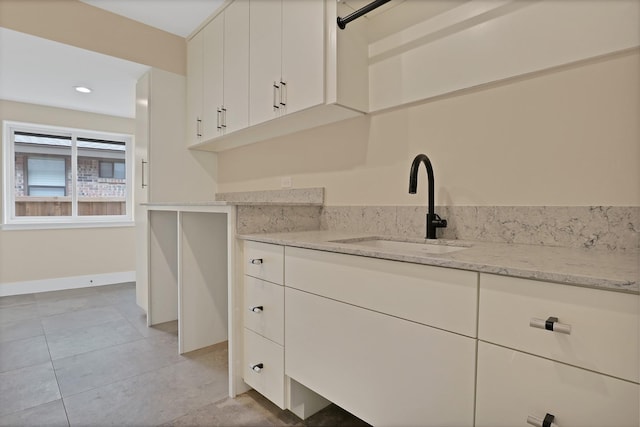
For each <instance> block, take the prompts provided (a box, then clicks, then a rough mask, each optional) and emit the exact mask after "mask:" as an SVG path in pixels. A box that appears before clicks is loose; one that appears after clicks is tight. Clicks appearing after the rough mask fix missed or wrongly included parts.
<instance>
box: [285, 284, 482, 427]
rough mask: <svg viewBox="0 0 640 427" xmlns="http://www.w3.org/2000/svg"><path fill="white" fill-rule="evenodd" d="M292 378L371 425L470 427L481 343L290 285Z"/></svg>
mask: <svg viewBox="0 0 640 427" xmlns="http://www.w3.org/2000/svg"><path fill="white" fill-rule="evenodd" d="M285 298H286V301H287V304H286V315H285V319H286V325H285V335H286V343H287V347H286V348H287V358H286V363H285V372H286V374H287V376H289V377H291V378H293V379H294V380H296V381H298V382H300V383H301V384H304V385H305V386H306V387H308V388H310V389H312V390H313V391H315V392H316V393H319V394H320V395H322V396H324V397H326V398H327V399H329V400H330V401H332V402H334V403H336V404H337V405H338V406H340V407H342V408H344V409H346V410H347V411H349V412H351V413H353V414H354V415H356V416H358V417H360V418H362V419H363V420H365V421H366V422H368V423H370V424H373V425H381V426H385V425H386V426H422V427H425V426H437V427H442V426H459V427H462V426H472V425H473V405H474V386H475V356H476V340H475V339H473V338H468V337H464V336H461V335H458V334H453V333H450V332H446V331H443V330H440V329H436V328H431V327H428V326H424V325H420V324H418V323H415V322H408V321H406V320H402V319H398V318H397V317H393V316H387V315H384V314H380V313H376V312H373V311H370V310H365V309H362V308H359V307H355V306H353V305H349V304H345V303H341V302H338V301H334V300H331V299H328V298H324V297H319V296H317V295H313V294H309V293H306V292H302V291H299V290H296V289H291V288H285Z"/></svg>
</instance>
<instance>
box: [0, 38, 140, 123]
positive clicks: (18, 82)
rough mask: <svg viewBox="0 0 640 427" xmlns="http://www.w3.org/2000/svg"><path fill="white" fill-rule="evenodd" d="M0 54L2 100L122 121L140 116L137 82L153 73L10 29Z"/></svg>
mask: <svg viewBox="0 0 640 427" xmlns="http://www.w3.org/2000/svg"><path fill="white" fill-rule="evenodd" d="M0 52H1V54H0V76H2V78H0V99H6V100H10V101H19V102H26V103H30V104H40V105H47V106H52V107H59V108H68V109H72V110H80V111H88V112H92V113H100V114H107V115H112V116H120V117H134V116H135V87H136V81H137V80H138V78H139V77H140V76H141V75H143V74H144V73H145V72H146V71H147V70H148V68H149V67H147V66H145V65H141V64H137V63H134V62H130V61H125V60H122V59H118V58H114V57H112V56H108V55H103V54H100V53H96V52H91V51H88V50H84V49H79V48H77V47H72V46H69V45H66V44H62V43H58V42H54V41H51V40H46V39H43V38H40V37H35V36H31V35H28V34H24V33H20V32H17V31H12V30H8V29H6V28H0ZM74 86H86V87H89V88H91V89H93V92H92V93H90V94H82V93H78V92H76V91H75V90H74V89H73V88H74Z"/></svg>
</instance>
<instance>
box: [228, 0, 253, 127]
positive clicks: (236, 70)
mask: <svg viewBox="0 0 640 427" xmlns="http://www.w3.org/2000/svg"><path fill="white" fill-rule="evenodd" d="M223 106H224V109H225V110H226V111H225V112H224V126H225V129H224V131H225V132H233V131H236V130H239V129H243V128H246V127H247V126H249V1H248V0H236V1H234V2H233V3H231V4H230V5H229V7H227V9H226V10H225V11H224V104H223Z"/></svg>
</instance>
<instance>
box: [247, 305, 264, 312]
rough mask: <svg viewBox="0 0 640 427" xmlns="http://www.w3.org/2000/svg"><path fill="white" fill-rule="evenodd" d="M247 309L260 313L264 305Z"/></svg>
mask: <svg viewBox="0 0 640 427" xmlns="http://www.w3.org/2000/svg"><path fill="white" fill-rule="evenodd" d="M249 311H251V312H254V313H262V312H263V311H264V307H263V306H261V305H257V306H255V307H251V308H249Z"/></svg>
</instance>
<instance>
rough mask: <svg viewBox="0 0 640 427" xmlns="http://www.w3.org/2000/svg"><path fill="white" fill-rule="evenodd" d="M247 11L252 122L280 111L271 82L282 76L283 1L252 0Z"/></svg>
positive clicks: (274, 88)
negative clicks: (248, 14)
mask: <svg viewBox="0 0 640 427" xmlns="http://www.w3.org/2000/svg"><path fill="white" fill-rule="evenodd" d="M302 3H306V0H305V1H304V2H302ZM249 13H250V16H249V25H250V34H249V44H250V52H249V70H250V72H249V93H250V95H249V99H250V103H249V123H250V124H251V125H255V124H258V123H262V122H265V121H267V120H271V119H273V118H275V117H277V116H278V114H279V108H277V107H279V93H278V90H279V89H278V88H276V87H274V83H275V85H276V86H277V85H279V82H280V79H281V58H282V46H281V43H282V2H281V1H280V0H270V1H265V0H251V1H250V4H249ZM274 103H275V104H276V107H274Z"/></svg>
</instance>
